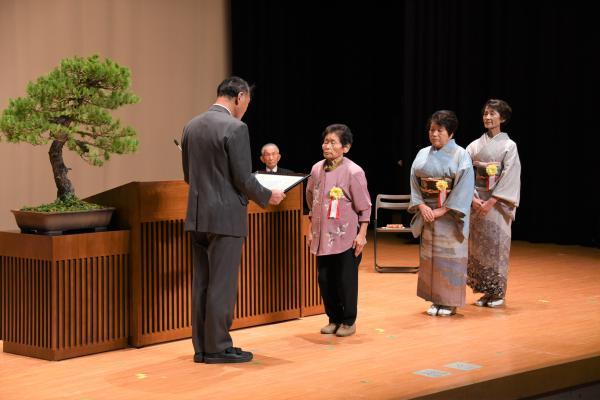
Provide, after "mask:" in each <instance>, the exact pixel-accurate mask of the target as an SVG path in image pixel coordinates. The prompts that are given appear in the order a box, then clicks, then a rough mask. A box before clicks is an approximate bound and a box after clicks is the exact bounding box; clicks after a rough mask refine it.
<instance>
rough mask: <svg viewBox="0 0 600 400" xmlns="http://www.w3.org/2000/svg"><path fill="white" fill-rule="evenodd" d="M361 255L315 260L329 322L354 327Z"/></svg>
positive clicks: (326, 257)
mask: <svg viewBox="0 0 600 400" xmlns="http://www.w3.org/2000/svg"><path fill="white" fill-rule="evenodd" d="M361 259H362V253H361V254H360V255H359V256H358V257H354V249H353V248H350V249H348V250H346V251H345V252H343V253H339V254H331V255H327V256H317V272H318V278H319V289H321V297H323V303H324V305H325V312H326V313H327V316H328V317H329V322H331V323H334V324H345V325H354V322H356V313H357V303H358V265H359V264H360V260H361Z"/></svg>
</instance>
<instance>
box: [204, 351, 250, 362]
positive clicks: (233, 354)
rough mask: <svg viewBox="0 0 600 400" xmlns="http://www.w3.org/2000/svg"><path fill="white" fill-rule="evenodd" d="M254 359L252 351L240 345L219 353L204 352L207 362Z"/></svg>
mask: <svg viewBox="0 0 600 400" xmlns="http://www.w3.org/2000/svg"><path fill="white" fill-rule="evenodd" d="M250 360H252V353H250V352H249V351H243V350H242V349H240V348H239V347H229V348H227V349H225V350H223V351H221V352H219V353H204V362H205V363H207V364H222V363H242V362H248V361H250Z"/></svg>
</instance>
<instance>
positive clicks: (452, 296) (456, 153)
mask: <svg viewBox="0 0 600 400" xmlns="http://www.w3.org/2000/svg"><path fill="white" fill-rule="evenodd" d="M457 127H458V119H457V117H456V114H454V112H452V111H449V110H440V111H436V112H435V113H433V115H432V116H431V117H430V118H429V120H428V123H427V128H428V134H429V141H430V142H431V146H428V147H425V148H423V149H421V150H420V151H419V153H418V154H417V157H416V158H415V160H414V162H413V165H412V168H411V173H410V186H411V199H410V207H409V211H410V212H413V213H415V214H416V215H415V216H414V218H413V220H412V222H411V229H412V231H413V235H414V236H415V237H419V236H420V237H421V244H420V260H419V280H418V285H417V295H418V296H419V297H421V298H423V299H425V300H427V301H431V302H432V305H431V307H429V309H428V310H427V314H429V315H432V316H450V315H453V314H455V313H456V307H461V306H463V305H464V304H465V287H466V280H467V259H468V258H467V257H468V237H469V213H470V209H471V200H472V198H473V190H474V177H473V166H472V164H471V157H469V154H468V153H467V152H466V150H465V149H464V148H462V147H460V146H459V145H457V144H456V142H455V141H454V134H455V132H456V129H457Z"/></svg>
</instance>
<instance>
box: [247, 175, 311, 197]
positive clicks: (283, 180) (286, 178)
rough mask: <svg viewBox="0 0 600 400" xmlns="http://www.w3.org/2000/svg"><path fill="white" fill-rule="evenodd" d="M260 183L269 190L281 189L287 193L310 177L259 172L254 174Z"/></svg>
mask: <svg viewBox="0 0 600 400" xmlns="http://www.w3.org/2000/svg"><path fill="white" fill-rule="evenodd" d="M254 175H255V176H256V179H257V180H258V182H259V183H260V184H261V185H263V186H264V187H266V188H267V189H269V190H273V189H279V190H283V191H284V192H287V191H288V190H290V189H292V188H293V187H294V186H296V185H297V184H299V183H300V182H302V181H303V180H305V179H307V178H308V177H309V176H310V175H304V174H294V175H277V174H267V173H262V172H257V173H256V174H254Z"/></svg>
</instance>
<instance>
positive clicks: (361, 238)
mask: <svg viewBox="0 0 600 400" xmlns="http://www.w3.org/2000/svg"><path fill="white" fill-rule="evenodd" d="M366 244H367V238H366V236H365V234H364V233H361V232H358V235H356V238H354V243H352V248H353V249H354V257H358V255H359V254H360V253H362V251H363V249H364V247H365V245H366Z"/></svg>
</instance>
